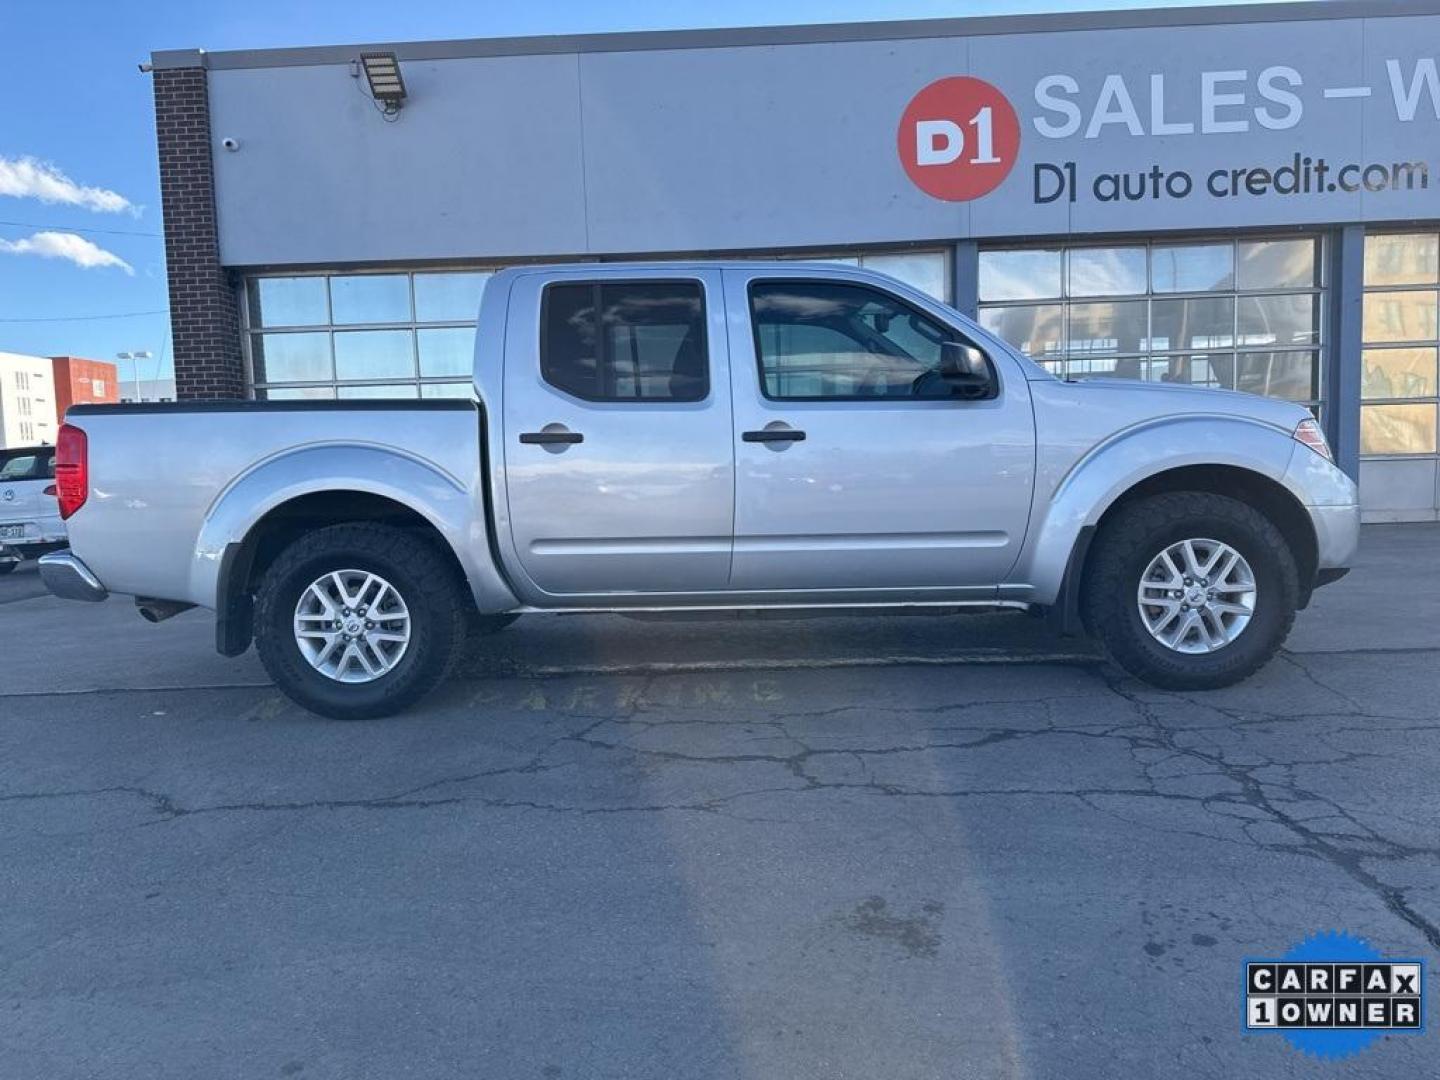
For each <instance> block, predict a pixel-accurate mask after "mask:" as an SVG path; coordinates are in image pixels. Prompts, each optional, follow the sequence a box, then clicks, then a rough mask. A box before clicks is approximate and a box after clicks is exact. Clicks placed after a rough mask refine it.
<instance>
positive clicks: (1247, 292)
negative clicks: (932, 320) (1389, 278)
mask: <svg viewBox="0 0 1440 1080" xmlns="http://www.w3.org/2000/svg"><path fill="white" fill-rule="evenodd" d="M1319 252H1320V242H1319V240H1318V239H1317V238H1316V237H1313V236H1308V237H1285V238H1281V239H1273V240H1272V239H1254V240H1250V239H1246V240H1238V239H1237V240H1199V241H1178V242H1156V243H1151V244H1148V245H1146V244H1125V245H1117V246H1112V247H1088V246H1087V247H1076V248H1071V249H1064V250H1061V251H1057V250H1055V249H1048V250H1036V249H1015V250H1011V251H1004V250H996V251H984V252H981V254H980V300H981V304H980V321H981V324H982V325H983V326H985V327H986V329H988V330H990V331H991V332H993V333H995V334H997V335H998V336H1000V337H1003V338H1004V339H1006V340H1007V341H1009V342H1011V343H1012V344H1014V345H1016V346H1017V347H1019V348H1020V349H1022V350H1023V351H1025V352H1027V353H1030V354H1031V355H1033V356H1035V357H1036V358H1037V359H1040V360H1041V361H1042V362H1047V364H1048V366H1050V368H1051V369H1052V370H1055V371H1058V372H1060V373H1061V374H1064V375H1068V376H1072V377H1075V376H1082V377H1083V376H1098V375H1105V376H1113V377H1120V378H1137V379H1144V380H1148V381H1154V382H1177V383H1185V384H1188V385H1191V386H1207V387H1221V388H1226V389H1240V390H1245V391H1248V392H1252V393H1261V394H1268V395H1271V396H1275V397H1283V398H1288V399H1292V400H1296V401H1301V402H1305V403H1307V404H1310V403H1313V402H1314V401H1315V400H1316V399H1317V397H1318V395H1319V392H1320V386H1319V359H1320V353H1319V348H1318V347H1319V345H1320V343H1321V335H1320V325H1321V303H1320V296H1321V293H1320V276H1319V275H1320V259H1319ZM1057 265H1061V266H1064V267H1066V268H1067V271H1066V275H1065V276H1064V278H1063V280H1057V277H1058V275H1057V273H1056V266H1057ZM1025 275H1029V279H1028V280H1027V279H1026V277H1025ZM1057 287H1058V288H1060V289H1061V294H1060V296H1059V297H1057V298H1056V299H1055V300H1054V301H1053V302H1050V303H1044V304H1031V303H1023V302H1022V303H1016V302H1014V298H1022V299H1028V298H1029V297H1031V296H1037V295H1040V294H1042V293H1044V292H1045V291H1046V290H1053V289H1055V288H1057ZM1128 294H1134V295H1135V296H1136V297H1137V299H1129V298H1128ZM1051 295H1054V294H1053V292H1052V293H1051ZM1101 296H1114V297H1117V299H1113V300H1101V299H1096V298H1097V297H1101ZM1121 297H1124V298H1123V299H1121ZM1057 343H1058V344H1057ZM1055 361H1059V362H1058V363H1057V362H1055Z"/></svg>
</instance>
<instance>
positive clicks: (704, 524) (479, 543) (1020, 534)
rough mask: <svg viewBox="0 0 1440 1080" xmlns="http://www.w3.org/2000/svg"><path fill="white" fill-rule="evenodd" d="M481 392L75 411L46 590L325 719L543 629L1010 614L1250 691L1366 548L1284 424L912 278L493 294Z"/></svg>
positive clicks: (607, 285) (1284, 415)
mask: <svg viewBox="0 0 1440 1080" xmlns="http://www.w3.org/2000/svg"><path fill="white" fill-rule="evenodd" d="M474 389H475V396H474V400H473V401H454V400H451V401H446V400H420V401H412V402H399V401H373V400H372V401H351V402H319V403H314V402H303V401H259V402H211V403H183V402H182V403H178V404H167V405H141V406H114V405H82V406H78V407H75V408H72V409H71V410H70V412H69V416H68V422H67V423H66V425H65V426H64V427H63V428H62V429H61V432H60V434H59V437H58V441H57V476H56V483H57V486H58V489H59V498H60V505H61V511H62V513H63V514H64V516H65V518H66V520H67V523H68V526H69V536H70V548H69V549H68V550H66V551H63V552H56V553H53V554H50V555H47V556H46V557H45V558H44V559H43V560H42V566H41V572H42V574H43V577H44V580H45V582H46V584H47V585H48V586H49V587H50V589H51V591H53V592H54V593H56V594H57V595H59V596H64V597H70V598H74V599H82V600H101V599H104V598H105V597H106V596H107V595H108V594H109V593H112V592H114V593H122V594H128V595H131V596H134V597H136V602H137V603H138V605H139V606H140V610H141V613H142V614H144V615H146V616H147V617H148V618H150V619H152V620H158V619H161V618H166V617H168V616H170V615H172V614H175V613H176V612H178V611H181V610H184V609H185V608H187V607H192V606H196V605H199V606H201V607H204V608H209V609H212V610H213V611H214V612H215V616H216V620H215V625H216V643H217V646H218V648H219V650H220V652H222V653H224V654H225V655H227V656H234V655H238V654H240V653H242V652H244V651H245V650H246V649H247V648H248V647H249V646H250V644H251V642H252V641H253V642H254V643H255V645H256V647H257V648H258V650H259V654H260V658H261V660H262V661H263V662H264V664H265V667H266V669H267V670H268V672H269V673H270V675H271V676H272V677H273V678H274V680H275V682H276V683H277V684H278V685H279V686H280V687H281V689H283V690H284V692H285V693H287V694H288V695H290V696H291V697H292V698H293V699H294V700H296V701H297V702H299V703H300V704H302V705H304V706H305V707H307V708H309V709H312V710H314V711H315V712H317V713H322V714H324V715H326V716H333V717H367V716H378V715H383V714H387V713H391V712H395V711H397V710H399V709H402V708H404V707H406V706H408V705H409V704H411V703H412V702H414V701H416V700H417V699H418V698H419V697H420V696H421V695H422V694H424V693H425V692H426V691H428V690H429V689H430V688H432V687H433V686H435V684H436V683H437V682H438V681H440V680H441V679H442V678H443V677H444V675H445V673H446V671H447V670H448V669H449V667H450V665H451V663H452V661H453V660H454V659H455V657H456V655H457V653H458V652H459V651H460V649H461V646H462V644H463V643H464V641H465V638H466V635H467V634H473V633H476V632H481V631H490V630H495V629H498V628H499V627H500V626H503V625H504V624H505V623H507V622H509V621H510V620H511V619H513V618H514V617H515V616H517V615H521V614H527V613H532V612H595V611H606V612H631V613H638V612H645V613H664V612H672V613H685V612H693V611H696V610H722V609H763V608H780V609H857V608H862V609H873V610H875V611H893V610H895V609H915V608H925V607H930V608H937V607H938V608H959V607H980V608H994V607H1013V608H1031V609H1040V610H1045V611H1048V613H1049V614H1050V615H1051V616H1052V617H1053V618H1054V620H1055V623H1056V624H1057V625H1058V626H1059V627H1060V628H1061V629H1062V630H1067V631H1068V630H1081V629H1083V630H1086V631H1088V632H1090V633H1092V634H1094V635H1096V636H1097V637H1098V638H1099V639H1100V640H1101V641H1102V642H1103V643H1104V646H1105V648H1106V649H1107V650H1108V652H1109V654H1110V655H1111V656H1112V657H1113V659H1114V660H1115V661H1116V662H1117V663H1118V664H1119V665H1120V666H1122V667H1123V668H1125V669H1126V670H1127V671H1129V672H1131V673H1133V674H1134V675H1136V676H1138V677H1139V678H1141V679H1144V680H1146V681H1148V682H1150V683H1153V684H1154V685H1156V686H1161V687H1171V688H1184V689H1203V688H1207V687H1218V686H1225V685H1228V684H1231V683H1234V682H1236V681H1237V680H1240V679H1243V678H1245V677H1246V676H1248V675H1250V674H1251V673H1252V672H1254V671H1255V670H1256V669H1257V668H1259V667H1260V666H1261V665H1262V664H1264V663H1265V662H1266V661H1267V660H1268V659H1269V658H1270V657H1271V656H1272V655H1273V654H1274V653H1275V651H1276V650H1277V649H1278V648H1279V647H1280V645H1281V643H1282V642H1283V641H1284V640H1285V636H1286V634H1287V632H1288V631H1289V629H1290V626H1291V623H1292V621H1293V620H1294V617H1295V612H1296V611H1297V610H1298V609H1300V608H1303V607H1304V606H1305V605H1306V603H1307V602H1308V600H1309V598H1310V594H1311V591H1312V590H1313V589H1314V588H1316V587H1317V586H1319V585H1323V584H1325V583H1326V582H1329V581H1333V580H1335V579H1336V578H1338V577H1339V576H1341V575H1342V574H1343V573H1345V568H1346V567H1347V565H1348V563H1349V561H1350V559H1351V556H1352V555H1353V553H1354V551H1355V545H1356V538H1357V534H1358V526H1359V510H1358V506H1357V500H1356V489H1355V485H1354V484H1353V483H1352V482H1351V481H1350V479H1349V478H1348V477H1347V476H1346V475H1345V474H1344V473H1342V472H1341V471H1340V470H1339V469H1337V468H1336V467H1335V466H1334V465H1333V464H1332V462H1331V460H1330V452H1329V450H1328V448H1327V447H1326V443H1325V440H1324V437H1323V436H1322V434H1321V432H1320V429H1319V427H1318V426H1317V425H1316V423H1315V421H1314V420H1313V418H1312V417H1311V416H1310V414H1309V413H1308V412H1307V411H1306V410H1305V409H1303V408H1301V407H1300V406H1298V405H1294V404H1289V403H1287V402H1282V401H1275V400H1269V399H1265V398H1259V397H1251V396H1248V395H1245V394H1239V393H1233V392H1230V391H1222V390H1208V389H1200V388H1192V387H1188V386H1181V385H1176V384H1160V383H1147V382H1134V381H1123V380H1114V381H1083V382H1066V381H1062V380H1060V379H1057V378H1055V377H1053V376H1052V375H1050V374H1049V373H1048V372H1046V371H1045V370H1044V369H1043V368H1041V367H1040V366H1039V365H1037V364H1035V363H1033V362H1032V361H1030V360H1029V359H1027V358H1026V357H1025V356H1023V355H1021V354H1019V353H1017V352H1016V351H1015V350H1014V349H1012V348H1011V347H1010V346H1008V345H1006V344H1005V343H1004V342H1002V341H1000V340H998V339H996V338H994V337H992V336H990V335H989V334H987V333H985V332H984V331H983V330H981V329H980V328H979V327H977V326H976V325H975V324H974V323H973V322H971V321H970V320H969V319H967V318H965V317H964V316H962V315H960V314H959V313H958V312H956V311H954V310H952V309H951V308H948V307H946V306H944V305H943V304H940V303H937V302H936V301H935V300H933V299H931V298H930V297H928V296H926V295H924V294H923V293H920V292H917V291H916V290H914V289H911V288H909V287H907V286H905V285H903V284H901V283H900V282H898V281H894V280H892V279H890V278H887V277H884V276H882V275H879V274H875V273H871V272H867V271H864V270H858V269H852V268H848V267H840V266H835V267H827V266H816V265H806V264H800V263H793V262H785V263H763V262H728V263H699V262H695V263H672V264H623V265H619V264H611V265H596V264H587V265H578V266H558V267H525V268H515V269H509V270H505V271H502V272H501V273H498V274H496V275H495V276H494V277H493V278H491V279H490V281H489V283H488V284H487V286H486V288H485V291H484V295H483V298H482V300H481V305H480V313H479V324H478V327H477V332H476V336H475V364H474Z"/></svg>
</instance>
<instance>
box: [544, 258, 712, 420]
mask: <svg viewBox="0 0 1440 1080" xmlns="http://www.w3.org/2000/svg"><path fill="white" fill-rule="evenodd" d="M709 369H710V364H709V358H708V356H707V355H706V342H705V300H704V295H703V293H702V292H701V287H700V283H699V282H698V281H625V282H606V283H604V284H600V283H598V282H584V283H580V282H577V283H575V284H564V285H548V286H546V288H545V292H544V295H543V298H542V300H541V304H540V373H541V375H542V376H543V378H544V379H545V381H546V382H547V383H549V384H550V385H551V386H553V387H555V388H556V389H558V390H563V391H565V392H566V393H567V394H573V395H574V396H575V397H578V398H584V399H585V400H586V401H701V400H703V399H704V398H705V396H706V395H707V394H708V393H709V392H710V375H709Z"/></svg>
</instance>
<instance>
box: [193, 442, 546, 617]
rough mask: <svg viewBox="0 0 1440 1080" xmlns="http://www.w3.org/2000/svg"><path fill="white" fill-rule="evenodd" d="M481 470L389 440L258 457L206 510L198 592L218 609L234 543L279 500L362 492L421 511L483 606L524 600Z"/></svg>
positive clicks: (198, 545) (196, 563)
mask: <svg viewBox="0 0 1440 1080" xmlns="http://www.w3.org/2000/svg"><path fill="white" fill-rule="evenodd" d="M480 483H481V478H480V473H479V466H478V462H477V465H476V470H475V474H474V475H473V476H470V477H466V478H465V480H461V479H460V478H457V477H455V476H453V475H451V474H450V473H448V472H446V471H444V470H442V469H440V468H437V467H436V466H435V465H434V464H432V463H431V462H428V461H424V460H421V459H419V458H415V457H411V456H409V455H407V454H404V453H401V452H398V451H395V450H391V449H387V448H384V447H379V446H373V445H365V444H354V443H330V444H325V445H321V446H308V447H305V448H303V449H297V450H291V451H286V452H284V453H281V454H277V455H276V456H274V457H271V458H267V459H265V460H264V461H261V462H258V463H256V464H255V465H254V466H252V467H251V468H250V469H249V470H247V471H246V472H244V473H242V474H241V475H239V476H238V477H236V478H235V479H234V480H233V481H232V482H231V483H230V484H229V485H227V486H226V487H225V489H224V490H222V491H221V492H220V494H219V495H217V496H216V498H215V500H214V502H212V503H211V505H210V507H209V509H208V510H207V511H206V514H205V520H204V523H203V524H202V526H201V529H200V534H199V536H198V537H197V539H196V542H195V552H194V557H193V559H192V560H191V564H190V599H191V600H193V601H194V602H196V603H198V604H201V605H203V606H205V607H210V608H217V610H218V605H219V602H220V601H221V600H222V599H223V598H222V597H220V596H219V587H218V586H219V580H220V572H221V566H222V561H223V560H224V558H225V553H226V549H227V548H229V547H230V546H231V545H236V544H241V543H243V542H244V541H245V539H246V538H247V537H248V536H249V535H250V532H251V530H253V529H254V528H255V526H256V524H257V523H258V522H259V521H260V520H261V519H262V518H263V517H264V516H265V515H266V514H268V513H270V511H272V510H274V509H275V508H276V507H278V506H281V505H283V504H284V503H287V502H290V501H291V500H293V499H297V498H299V497H301V496H303V495H312V494H316V493H319V492H326V491H354V492H363V493H365V494H369V495H379V496H383V497H384V498H387V499H392V500H394V501H395V502H397V503H400V504H401V505H402V506H405V507H408V508H409V509H411V510H413V511H414V512H415V513H417V514H419V515H420V516H421V517H423V518H424V519H425V520H426V521H428V522H429V523H430V524H431V525H433V526H434V527H435V529H436V530H437V531H438V532H439V533H440V535H441V536H442V537H444V539H445V542H446V543H447V544H449V545H450V549H451V550H452V551H453V552H454V553H455V557H456V558H457V559H458V560H459V562H460V566H461V568H462V569H463V570H464V572H465V578H466V580H467V581H468V583H469V585H470V590H471V592H472V593H473V594H474V597H475V603H476V604H477V605H478V606H479V608H480V610H481V611H485V612H491V611H506V610H508V609H510V608H513V607H515V606H516V604H517V603H518V601H517V600H516V599H515V596H514V594H513V593H511V591H510V587H509V586H508V585H507V584H506V583H505V579H504V578H503V577H502V576H501V574H500V572H499V569H498V568H497V567H496V566H495V563H494V560H493V559H492V558H491V556H490V543H489V537H488V536H487V534H486V524H485V513H484V507H483V503H482V496H481V494H480Z"/></svg>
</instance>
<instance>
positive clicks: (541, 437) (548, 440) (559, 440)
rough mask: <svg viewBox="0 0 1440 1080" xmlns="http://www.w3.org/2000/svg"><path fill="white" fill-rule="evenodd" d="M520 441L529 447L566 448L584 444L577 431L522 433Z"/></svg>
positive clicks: (583, 438) (581, 436) (582, 437)
mask: <svg viewBox="0 0 1440 1080" xmlns="http://www.w3.org/2000/svg"><path fill="white" fill-rule="evenodd" d="M520 441H521V442H522V443H525V444H527V445H530V446H556V445H567V446H568V445H570V444H571V443H582V442H584V441H585V436H584V435H582V434H580V432H578V431H522V432H521V433H520Z"/></svg>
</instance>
